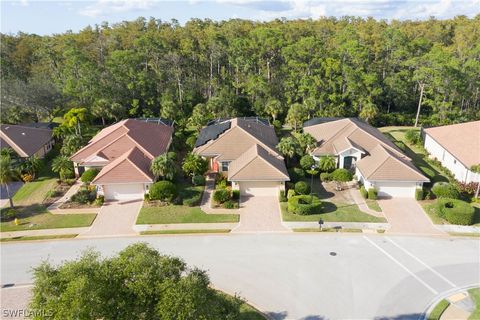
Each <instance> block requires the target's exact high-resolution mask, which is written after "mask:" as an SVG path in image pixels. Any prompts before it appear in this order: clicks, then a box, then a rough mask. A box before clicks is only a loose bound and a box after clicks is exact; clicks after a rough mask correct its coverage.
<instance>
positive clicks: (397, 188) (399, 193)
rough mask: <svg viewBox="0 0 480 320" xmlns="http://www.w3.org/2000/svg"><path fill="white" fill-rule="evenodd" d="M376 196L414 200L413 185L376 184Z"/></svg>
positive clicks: (414, 187) (414, 186)
mask: <svg viewBox="0 0 480 320" xmlns="http://www.w3.org/2000/svg"><path fill="white" fill-rule="evenodd" d="M377 189H378V196H379V197H387V198H414V197H415V189H416V185H415V184H411V183H408V184H402V183H398V184H397V185H395V184H388V183H377Z"/></svg>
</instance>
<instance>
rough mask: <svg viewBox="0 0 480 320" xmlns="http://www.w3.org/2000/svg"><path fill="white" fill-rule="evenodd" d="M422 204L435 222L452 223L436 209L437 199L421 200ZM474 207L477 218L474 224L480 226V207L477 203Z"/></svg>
mask: <svg viewBox="0 0 480 320" xmlns="http://www.w3.org/2000/svg"><path fill="white" fill-rule="evenodd" d="M420 205H421V206H422V208H423V210H424V211H425V212H426V213H427V215H428V216H429V217H430V219H431V220H432V222H433V224H450V223H449V222H448V221H447V220H445V219H443V218H441V217H439V216H438V214H437V211H436V210H435V207H436V200H434V201H421V202H420ZM473 207H474V208H475V218H474V222H473V226H480V208H479V207H478V206H476V205H473Z"/></svg>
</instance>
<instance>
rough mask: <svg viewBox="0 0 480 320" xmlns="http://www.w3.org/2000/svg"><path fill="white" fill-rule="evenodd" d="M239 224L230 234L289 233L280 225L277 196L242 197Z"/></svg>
mask: <svg viewBox="0 0 480 320" xmlns="http://www.w3.org/2000/svg"><path fill="white" fill-rule="evenodd" d="M239 212H240V223H239V224H238V227H236V228H235V229H233V230H232V232H289V231H290V229H288V228H287V227H285V226H283V225H282V218H281V214H280V207H279V203H278V197H277V196H250V197H247V196H242V197H241V202H240V209H239Z"/></svg>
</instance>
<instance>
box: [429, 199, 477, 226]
mask: <svg viewBox="0 0 480 320" xmlns="http://www.w3.org/2000/svg"><path fill="white" fill-rule="evenodd" d="M437 215H438V216H440V217H442V218H444V219H445V220H447V221H448V222H450V223H451V224H459V225H465V226H466V225H471V224H473V222H474V218H475V209H474V208H473V207H472V206H471V205H470V204H469V203H468V202H465V201H462V200H458V199H448V198H443V199H438V201H437Z"/></svg>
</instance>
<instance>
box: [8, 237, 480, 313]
mask: <svg viewBox="0 0 480 320" xmlns="http://www.w3.org/2000/svg"><path fill="white" fill-rule="evenodd" d="M137 241H144V242H148V243H150V244H151V245H152V246H153V247H155V248H157V249H158V250H160V251H161V252H163V253H166V254H172V255H177V256H180V257H182V258H184V259H185V260H186V261H187V262H188V263H189V264H191V265H196V266H198V267H200V268H203V269H206V270H208V271H209V274H210V277H211V280H212V282H213V284H214V286H215V287H217V288H218V289H221V290H224V291H226V292H229V293H232V294H233V293H238V294H239V295H240V296H242V297H244V298H246V299H247V300H248V301H249V302H250V303H252V304H253V305H254V306H256V307H258V308H259V309H260V310H262V311H264V312H266V313H268V314H269V315H270V316H271V317H272V318H274V319H310V320H312V319H346V318H349V319H418V318H420V317H421V316H422V314H423V312H424V311H425V310H426V309H427V308H428V306H429V305H430V304H431V302H432V301H434V300H435V299H436V298H438V297H440V296H442V295H445V294H446V293H447V292H450V291H452V292H453V291H455V290H458V288H462V287H465V286H471V285H475V284H476V285H478V284H479V283H480V246H479V244H480V242H479V241H478V240H474V239H464V238H455V239H452V238H427V237H424V238H422V237H403V236H385V235H364V234H237V235H233V234H232V235H209V236H202V235H195V236H159V237H129V238H107V239H82V240H69V241H45V242H30V243H6V244H2V245H1V258H2V259H1V271H2V272H1V283H2V285H5V284H16V285H19V284H25V283H31V282H32V278H31V273H30V270H31V267H32V266H35V265H37V264H38V263H39V262H40V261H41V260H42V259H47V258H48V259H49V260H50V261H51V262H53V263H60V262H61V261H64V260H68V259H73V258H75V257H77V256H78V255H79V253H80V252H81V251H82V250H84V249H85V248H87V247H94V248H96V249H97V250H99V251H100V252H101V253H102V254H104V255H111V254H114V253H115V252H118V251H119V250H121V249H123V248H124V247H125V246H127V245H129V244H131V243H133V242H137ZM3 290H6V289H2V291H3ZM2 307H3V308H5V307H6V306H2Z"/></svg>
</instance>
